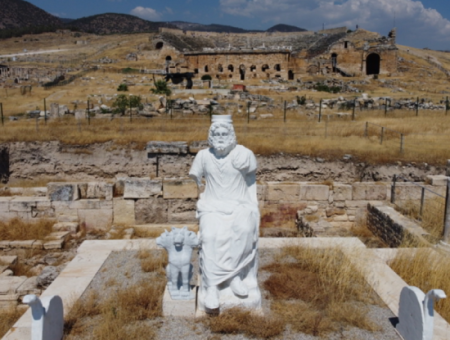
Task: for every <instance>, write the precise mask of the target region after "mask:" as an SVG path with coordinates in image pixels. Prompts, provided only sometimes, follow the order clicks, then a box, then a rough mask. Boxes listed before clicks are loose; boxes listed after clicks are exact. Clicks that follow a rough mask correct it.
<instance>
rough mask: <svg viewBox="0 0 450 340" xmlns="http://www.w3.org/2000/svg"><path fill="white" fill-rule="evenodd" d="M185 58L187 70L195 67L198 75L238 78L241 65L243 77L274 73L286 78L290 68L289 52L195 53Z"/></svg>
mask: <svg viewBox="0 0 450 340" xmlns="http://www.w3.org/2000/svg"><path fill="white" fill-rule="evenodd" d="M185 58H186V61H187V64H188V65H189V71H191V72H194V70H195V69H197V70H198V73H199V76H200V77H201V76H202V75H204V74H209V75H211V76H212V77H213V78H220V79H233V80H239V79H241V72H240V69H241V67H243V69H244V72H245V73H244V74H245V79H253V78H260V79H267V78H272V77H275V76H276V75H279V76H280V77H282V78H285V79H287V78H288V72H289V69H291V63H290V55H289V53H270V54H269V53H261V54H259V53H248V54H245V53H237V54H232V53H226V54H195V55H186V56H185ZM220 66H221V67H222V71H220ZM263 67H264V68H265V70H264V71H263ZM277 68H279V70H277Z"/></svg>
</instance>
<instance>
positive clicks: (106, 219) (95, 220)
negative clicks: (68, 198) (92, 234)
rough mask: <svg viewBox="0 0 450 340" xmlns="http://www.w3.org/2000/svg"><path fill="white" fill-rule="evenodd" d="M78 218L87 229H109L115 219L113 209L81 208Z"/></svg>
mask: <svg viewBox="0 0 450 340" xmlns="http://www.w3.org/2000/svg"><path fill="white" fill-rule="evenodd" d="M78 220H79V222H80V223H85V225H86V229H87V230H94V229H101V230H109V229H110V228H111V225H112V221H113V210H112V209H79V210H78Z"/></svg>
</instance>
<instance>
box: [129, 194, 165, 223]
mask: <svg viewBox="0 0 450 340" xmlns="http://www.w3.org/2000/svg"><path fill="white" fill-rule="evenodd" d="M168 205H169V202H168V201H167V200H164V199H163V198H162V197H151V198H148V199H139V200H137V201H136V203H135V219H136V224H148V223H168V221H169V219H168Z"/></svg>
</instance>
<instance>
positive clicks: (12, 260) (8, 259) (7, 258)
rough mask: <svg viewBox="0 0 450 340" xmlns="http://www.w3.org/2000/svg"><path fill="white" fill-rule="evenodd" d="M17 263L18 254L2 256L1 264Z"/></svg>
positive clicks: (0, 258) (0, 257)
mask: <svg viewBox="0 0 450 340" xmlns="http://www.w3.org/2000/svg"><path fill="white" fill-rule="evenodd" d="M16 263H17V256H15V255H13V256H0V264H3V265H6V266H12V265H15V264H16Z"/></svg>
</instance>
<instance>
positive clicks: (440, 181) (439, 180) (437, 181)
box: [426, 175, 447, 186]
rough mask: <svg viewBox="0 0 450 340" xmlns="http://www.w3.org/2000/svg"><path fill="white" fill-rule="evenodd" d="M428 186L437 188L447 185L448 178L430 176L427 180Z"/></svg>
mask: <svg viewBox="0 0 450 340" xmlns="http://www.w3.org/2000/svg"><path fill="white" fill-rule="evenodd" d="M426 182H427V184H431V185H435V186H443V185H447V176H444V175H428V176H427V178H426Z"/></svg>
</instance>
